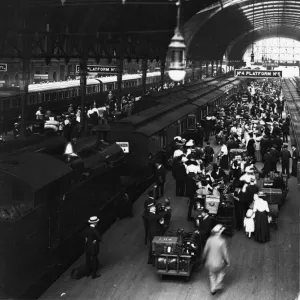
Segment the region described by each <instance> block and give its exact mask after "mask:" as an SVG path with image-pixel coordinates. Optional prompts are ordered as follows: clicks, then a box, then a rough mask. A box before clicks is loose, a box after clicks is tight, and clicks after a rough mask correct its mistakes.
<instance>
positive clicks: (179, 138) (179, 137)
mask: <svg viewBox="0 0 300 300" xmlns="http://www.w3.org/2000/svg"><path fill="white" fill-rule="evenodd" d="M174 140H178V141H181V140H182V138H181V136H175V137H174Z"/></svg>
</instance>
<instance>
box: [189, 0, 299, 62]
mask: <svg viewBox="0 0 300 300" xmlns="http://www.w3.org/2000/svg"><path fill="white" fill-rule="evenodd" d="M197 18H198V23H199V22H202V26H199V25H198V26H194V28H195V31H194V33H193V35H190V36H187V37H186V38H187V40H188V46H189V51H188V53H189V54H190V55H191V56H193V55H195V54H196V53H195V51H194V50H193V48H195V44H196V43H197V44H201V40H202V41H203V42H204V40H205V39H203V38H202V36H203V35H204V36H207V35H210V36H211V37H213V39H214V42H213V43H212V44H216V45H220V47H219V48H220V51H224V48H226V49H227V48H228V46H230V49H232V50H234V48H235V47H238V48H241V51H235V54H234V56H235V57H232V59H240V58H242V55H243V54H244V50H245V45H246V44H247V45H246V47H247V46H248V45H250V44H251V43H252V36H253V38H255V39H257V40H258V39H263V38H266V37H271V36H281V37H284V36H288V37H290V38H294V39H297V40H299V39H300V34H299V30H300V0H294V1H292V0H278V1H274V0H272V1H271V0H270V1H269V0H259V1H258V0H220V1H217V2H215V3H213V4H211V5H209V6H207V7H206V8H204V9H202V10H201V11H199V12H198V13H197V14H196V15H195V16H194V17H193V19H194V20H193V21H194V23H197V22H196V19H197ZM230 18H232V19H234V20H236V22H235V26H236V28H233V32H232V31H231V32H230V34H227V35H226V34H224V32H222V30H220V31H221V34H220V35H219V34H218V32H216V31H211V28H212V27H213V26H217V24H218V23H219V24H222V23H224V26H227V24H228V21H229V20H230ZM204 19H205V21H203V20H204ZM191 20H192V19H191ZM191 20H190V21H189V22H190V23H189V22H187V26H190V27H191ZM216 20H218V21H216ZM229 22H230V21H229ZM253 30H254V32H253ZM208 31H211V34H208V33H207V32H208ZM189 32H191V30H190V31H189ZM252 32H253V33H252ZM233 36H234V37H233ZM203 42H202V43H203ZM225 45H226V46H225ZM242 45H243V46H242ZM197 52H198V53H199V47H198V49H197ZM201 54H202V56H203V59H205V57H204V56H206V54H205V53H201ZM219 55H220V56H221V55H222V54H221V53H220V54H219ZM229 56H230V54H229Z"/></svg>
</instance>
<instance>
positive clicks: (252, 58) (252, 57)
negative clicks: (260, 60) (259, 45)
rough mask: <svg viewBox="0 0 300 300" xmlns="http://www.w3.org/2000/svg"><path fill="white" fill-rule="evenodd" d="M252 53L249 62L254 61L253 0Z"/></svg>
mask: <svg viewBox="0 0 300 300" xmlns="http://www.w3.org/2000/svg"><path fill="white" fill-rule="evenodd" d="M252 7H253V9H252V26H253V28H252V53H251V63H252V64H253V63H254V0H253V5H252Z"/></svg>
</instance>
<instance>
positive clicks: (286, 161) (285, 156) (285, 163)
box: [280, 144, 292, 176]
mask: <svg viewBox="0 0 300 300" xmlns="http://www.w3.org/2000/svg"><path fill="white" fill-rule="evenodd" d="M280 157H281V165H282V174H287V176H289V175H290V158H292V156H291V153H290V151H289V150H288V144H284V145H283V149H282V151H281V153H280Z"/></svg>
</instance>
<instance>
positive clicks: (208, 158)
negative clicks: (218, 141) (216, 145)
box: [204, 142, 214, 166]
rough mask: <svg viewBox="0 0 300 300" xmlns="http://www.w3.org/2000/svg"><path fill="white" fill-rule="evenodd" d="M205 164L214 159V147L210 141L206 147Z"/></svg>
mask: <svg viewBox="0 0 300 300" xmlns="http://www.w3.org/2000/svg"><path fill="white" fill-rule="evenodd" d="M204 155H205V165H206V166H207V165H209V164H210V163H211V162H212V161H213V160H214V149H213V148H212V147H211V146H210V142H207V145H206V146H205V148H204Z"/></svg>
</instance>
